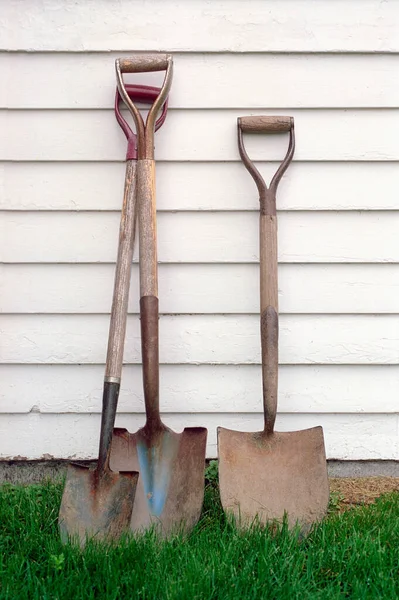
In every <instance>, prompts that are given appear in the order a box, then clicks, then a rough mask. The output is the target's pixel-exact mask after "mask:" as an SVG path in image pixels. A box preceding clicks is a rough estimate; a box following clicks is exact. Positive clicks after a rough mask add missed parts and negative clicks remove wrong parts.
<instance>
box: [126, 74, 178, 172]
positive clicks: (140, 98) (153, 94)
mask: <svg viewBox="0 0 399 600" xmlns="http://www.w3.org/2000/svg"><path fill="white" fill-rule="evenodd" d="M125 89H126V92H127V94H128V96H129V98H130V99H131V100H132V101H135V102H141V103H143V104H150V105H151V104H153V103H154V101H155V100H156V98H158V96H159V93H160V91H161V90H160V88H158V87H153V86H149V85H130V84H126V85H125ZM121 102H122V98H121V95H120V93H119V90H118V88H116V93H115V116H116V120H117V121H118V123H119V125H120V127H121V129H122V131H123V133H124V134H125V136H126V139H127V152H126V160H137V135H136V133H135V132H134V131H132V129H131V127H130V125H129V124H128V122H127V121H126V119H124V118H123V116H122V113H121V111H120V103H121ZM167 111H168V98H166V100H165V103H164V105H163V106H162V112H161V114H160V116H159V117H158V119H157V120H156V122H155V131H158V129H159V128H160V127H162V125H163V124H164V122H165V119H166V114H167Z"/></svg>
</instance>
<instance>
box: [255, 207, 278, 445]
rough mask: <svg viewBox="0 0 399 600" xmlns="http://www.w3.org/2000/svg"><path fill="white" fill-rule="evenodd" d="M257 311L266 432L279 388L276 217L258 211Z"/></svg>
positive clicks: (273, 415)
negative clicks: (258, 316)
mask: <svg viewBox="0 0 399 600" xmlns="http://www.w3.org/2000/svg"><path fill="white" fill-rule="evenodd" d="M259 245H260V249H259V250H260V313H261V348H262V384H263V408H264V417H265V429H264V430H265V433H266V434H270V433H273V429H274V423H275V420H276V413H277V390H278V283H277V269H278V261H277V216H276V215H275V214H262V213H261V214H260V217H259Z"/></svg>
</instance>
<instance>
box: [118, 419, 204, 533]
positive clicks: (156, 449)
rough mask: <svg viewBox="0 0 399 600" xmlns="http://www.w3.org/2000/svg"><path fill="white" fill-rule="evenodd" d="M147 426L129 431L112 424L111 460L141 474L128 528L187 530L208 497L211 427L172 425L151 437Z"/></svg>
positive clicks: (161, 530) (120, 467) (196, 518)
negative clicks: (179, 429)
mask: <svg viewBox="0 0 399 600" xmlns="http://www.w3.org/2000/svg"><path fill="white" fill-rule="evenodd" d="M143 432H144V429H140V430H139V431H138V432H137V433H134V434H130V433H129V432H128V431H126V429H114V437H113V440H112V451H111V458H110V465H111V467H112V468H113V469H115V470H126V469H129V470H137V471H139V473H140V477H139V481H138V484H137V492H136V499H135V503H134V508H133V514H132V519H131V524H130V527H131V529H132V531H141V532H143V531H145V530H146V529H149V528H151V527H155V528H156V530H157V531H158V532H159V533H160V534H161V535H163V536H167V535H169V534H171V533H176V532H188V531H190V530H191V529H192V528H193V527H194V525H195V524H196V523H197V521H198V519H199V517H200V514H201V508H202V502H203V498H204V470H205V449H206V438H207V430H206V429H205V428H203V427H188V428H186V429H184V431H183V432H182V433H175V432H174V431H171V430H170V429H168V428H165V430H164V431H161V432H158V433H157V434H156V435H154V436H151V437H147V436H146V435H145V434H144V433H143Z"/></svg>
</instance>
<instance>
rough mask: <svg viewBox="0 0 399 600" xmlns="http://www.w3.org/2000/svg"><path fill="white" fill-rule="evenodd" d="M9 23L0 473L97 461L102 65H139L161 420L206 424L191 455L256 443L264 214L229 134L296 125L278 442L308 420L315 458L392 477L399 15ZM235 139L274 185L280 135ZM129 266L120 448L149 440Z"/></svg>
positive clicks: (114, 225)
mask: <svg viewBox="0 0 399 600" xmlns="http://www.w3.org/2000/svg"><path fill="white" fill-rule="evenodd" d="M3 4H4V6H3V5H2V6H1V11H0V31H1V35H0V80H1V81H2V82H3V85H2V86H0V87H1V89H0V131H1V136H0V261H1V264H0V382H1V384H0V460H1V459H6V458H9V459H18V458H19V459H23V458H27V459H40V458H52V457H53V458H78V459H84V458H94V457H95V456H96V454H97V448H98V435H99V427H100V422H99V413H100V410H101V400H102V380H103V375H104V362H105V355H106V346H107V337H108V327H109V311H110V305H111V297H112V287H113V277H114V269H115V259H116V251H117V237H118V229H119V219H120V212H119V211H120V207H121V204H122V194H123V181H124V171H125V164H124V162H125V154H126V140H125V138H124V135H123V133H122V132H121V130H120V128H119V127H118V125H117V123H116V121H115V116H114V114H113V102H114V93H115V71H114V63H115V59H116V58H117V57H118V56H130V55H131V54H132V53H134V52H144V53H145V52H148V51H167V52H172V53H173V54H174V64H175V74H174V81H173V85H172V90H171V95H170V104H169V113H168V117H167V120H166V122H165V124H164V125H163V127H162V129H161V130H160V131H159V132H157V134H156V138H155V156H156V160H157V208H158V247H159V262H160V267H159V293H160V311H161V317H160V361H161V365H160V384H161V410H162V411H163V413H164V414H165V421H166V423H167V424H168V425H170V426H171V427H172V428H173V429H175V430H177V431H181V430H182V429H183V427H185V426H190V425H192V426H196V425H205V426H206V427H207V428H208V430H209V439H208V448H207V456H208V457H209V458H211V457H215V456H216V455H217V448H216V428H217V426H218V425H224V426H226V427H231V428H233V429H237V430H247V431H248V430H252V431H255V430H259V429H260V428H261V427H262V421H263V419H262V394H261V390H262V385H261V367H260V331H259V330H260V328H259V315H258V311H259V280H258V276H259V265H258V260H259V250H258V245H259V241H258V236H259V232H258V217H259V213H258V210H259V202H258V194H257V190H256V187H255V184H254V182H253V180H252V179H251V177H250V175H249V174H248V172H247V171H246V170H245V168H244V166H243V165H242V163H241V161H240V158H239V153H238V148H237V128H236V124H237V117H238V116H244V115H261V114H267V115H273V114H275V115H292V116H293V117H294V118H295V132H296V151H295V157H294V161H293V163H292V165H291V166H290V168H289V169H288V171H287V173H286V174H285V176H284V178H283V180H282V181H281V184H280V187H279V193H278V197H277V206H278V227H279V233H278V236H279V242H278V258H279V310H280V313H281V317H280V336H279V361H280V369H279V414H278V418H277V429H280V430H298V429H304V428H307V427H312V426H315V425H323V427H324V432H325V440H326V450H327V457H328V458H330V459H334V458H335V459H343V460H372V459H376V460H379V459H390V460H399V435H398V432H399V417H398V390H399V318H398V316H399V235H398V232H399V195H398V191H397V190H398V189H399V168H398V164H399V142H398V140H399V78H398V76H397V73H398V67H399V3H398V2H396V0H385V1H384V2H381V1H380V0H347V1H346V2H344V1H343V0H342V2H338V3H337V2H336V1H334V0H318V1H317V2H315V1H312V0H284V2H281V1H279V0H268V1H267V2H265V1H264V0H247V1H246V2H238V1H237V0H220V1H219V2H209V1H208V0H190V1H189V2H187V1H186V0H151V2H146V1H144V0H138V1H137V2H136V1H135V2H132V1H131V0H119V1H118V2H117V3H115V2H109V0H97V2H95V3H93V2H89V3H88V2H86V1H85V0H52V1H51V2H50V1H49V0H25V1H24V2H23V3H22V2H21V0H7V2H5V3H3ZM22 4H23V9H22V10H21V8H22ZM94 4H95V7H94ZM126 80H129V81H133V80H134V81H137V82H143V83H144V82H149V83H152V84H157V83H160V82H161V81H162V74H161V73H155V74H154V73H151V74H146V75H143V76H131V75H128V76H126ZM245 143H246V147H247V150H248V153H249V155H250V156H251V158H252V159H253V160H255V161H256V164H257V166H258V168H259V170H260V171H261V173H262V174H264V176H265V179H266V181H270V179H271V177H272V175H273V173H274V172H275V170H276V169H277V167H278V165H279V162H280V161H281V159H282V158H283V157H284V155H285V153H286V150H287V145H288V135H287V134H285V135H278V136H265V135H263V136H251V135H246V136H245ZM137 253H138V249H137V247H136V249H135V259H134V264H133V268H132V273H133V277H132V285H131V297H130V304H129V313H130V314H129V317H128V327H127V336H126V352H125V363H126V364H125V366H124V370H123V378H122V391H121V396H120V404H119V413H118V417H117V425H119V426H125V427H128V428H129V430H130V431H135V430H136V429H137V428H138V427H139V426H141V425H142V424H143V423H144V415H143V412H144V403H143V391H142V380H141V378H142V373H141V365H140V358H141V344H140V331H139V317H138V266H137Z"/></svg>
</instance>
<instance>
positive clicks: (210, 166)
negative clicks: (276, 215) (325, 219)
mask: <svg viewBox="0 0 399 600" xmlns="http://www.w3.org/2000/svg"><path fill="white" fill-rule="evenodd" d="M398 79H399V78H398ZM122 158H123V156H122V154H121V159H122ZM257 166H258V169H259V170H260V171H261V173H262V174H263V176H264V177H265V180H266V181H270V178H271V177H272V176H273V174H274V172H275V171H276V169H277V167H278V163H276V162H270V163H269V162H267V163H265V162H263V163H257ZM156 176H157V208H158V210H160V211H163V210H184V211H203V210H212V211H215V210H243V211H245V210H256V209H258V208H259V200H258V194H257V191H256V187H255V184H254V182H253V180H252V178H251V177H250V175H249V173H248V172H247V171H246V169H245V168H244V166H243V165H242V164H241V163H240V162H238V161H237V162H230V163H223V162H219V163H211V162H188V163H185V162H168V163H165V162H158V163H157V169H156ZM124 179H125V165H124V164H123V162H120V163H117V162H114V163H111V162H106V163H97V162H88V163H87V162H84V163H79V162H71V163H68V162H56V163H55V162H3V163H1V162H0V208H2V209H3V210H21V211H24V210H51V211H57V210H93V211H102V210H120V207H121V204H122V195H123V185H124ZM398 189H399V169H398V167H397V164H396V163H394V162H371V163H363V162H361V163H356V162H349V161H346V162H341V163H340V162H294V163H293V164H291V165H290V168H289V169H288V171H287V172H286V174H285V175H284V177H283V179H282V182H281V183H280V187H279V194H278V200H277V202H278V208H279V210H343V211H344V210H357V209H365V210H392V209H398V208H399V194H398V192H397V190H398Z"/></svg>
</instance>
